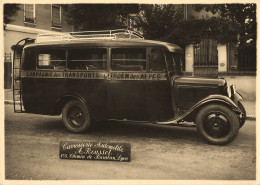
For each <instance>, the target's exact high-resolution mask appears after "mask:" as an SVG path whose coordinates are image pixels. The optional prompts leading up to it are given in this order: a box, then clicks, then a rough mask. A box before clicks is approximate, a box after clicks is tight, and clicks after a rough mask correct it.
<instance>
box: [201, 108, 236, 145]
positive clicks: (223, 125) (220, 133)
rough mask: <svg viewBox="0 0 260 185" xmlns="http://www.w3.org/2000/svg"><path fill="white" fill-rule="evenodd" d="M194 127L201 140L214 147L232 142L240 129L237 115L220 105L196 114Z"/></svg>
mask: <svg viewBox="0 0 260 185" xmlns="http://www.w3.org/2000/svg"><path fill="white" fill-rule="evenodd" d="M196 125H197V129H198V131H199V133H200V134H201V135H202V136H203V138H204V139H205V140H206V141H207V142H209V143H211V144H216V145H224V144H227V143H229V142H231V141H233V140H234V138H235V137H236V136H237V134H238V132H239V128H240V124H239V120H238V117H237V115H236V114H235V113H234V112H233V111H232V110H231V109H229V108H228V107H226V106H224V105H221V104H210V105H207V106H205V107H203V108H202V109H201V110H200V111H199V112H198V114H197V117H196Z"/></svg>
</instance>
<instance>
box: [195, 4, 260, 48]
mask: <svg viewBox="0 0 260 185" xmlns="http://www.w3.org/2000/svg"><path fill="white" fill-rule="evenodd" d="M193 7H194V9H195V10H196V11H201V10H202V9H205V10H206V11H210V12H212V13H213V14H218V15H219V17H220V18H221V19H223V20H227V21H230V20H232V21H233V22H235V23H236V24H237V25H238V27H237V28H236V29H237V30H239V34H238V36H239V38H238V44H239V45H240V46H241V47H243V46H246V45H251V46H254V47H255V45H256V4H213V5H193Z"/></svg>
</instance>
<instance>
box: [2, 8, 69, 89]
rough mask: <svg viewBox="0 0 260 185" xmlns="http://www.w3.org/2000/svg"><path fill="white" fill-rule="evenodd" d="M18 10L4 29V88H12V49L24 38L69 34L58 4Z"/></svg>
mask: <svg viewBox="0 0 260 185" xmlns="http://www.w3.org/2000/svg"><path fill="white" fill-rule="evenodd" d="M19 8H20V10H19V11H18V12H17V14H16V15H15V16H13V17H11V19H12V22H11V23H10V24H6V25H4V26H5V29H4V69H5V70H4V72H5V74H4V78H5V80H4V82H5V84H4V87H5V89H10V88H11V86H12V60H13V59H12V57H13V56H12V53H13V51H12V49H11V47H12V46H13V45H15V44H16V43H17V42H18V41H20V40H22V39H24V38H32V39H36V37H37V35H38V34H41V33H55V32H71V31H73V27H72V26H70V25H68V24H67V22H66V17H65V14H64V11H63V7H62V5H58V4H19Z"/></svg>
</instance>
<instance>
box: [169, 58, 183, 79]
mask: <svg viewBox="0 0 260 185" xmlns="http://www.w3.org/2000/svg"><path fill="white" fill-rule="evenodd" d="M182 57H183V56H182V54H180V53H169V54H168V57H167V58H168V60H167V61H168V70H169V72H171V73H173V74H174V75H181V74H182V70H183V69H182V62H183V58H182Z"/></svg>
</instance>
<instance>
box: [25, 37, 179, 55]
mask: <svg viewBox="0 0 260 185" xmlns="http://www.w3.org/2000/svg"><path fill="white" fill-rule="evenodd" d="M41 46H43V47H45V46H58V47H68V46H71V47H75V46H94V47H127V46H129V47H134V46H135V47H137V46H138V47H153V46H155V47H156V46H158V47H165V48H167V49H168V50H169V51H170V52H177V53H182V49H181V47H179V46H178V45H176V44H171V43H167V42H161V41H154V40H137V39H120V40H70V41H52V42H44V43H33V44H28V45H26V46H25V48H29V47H30V48H31V47H41Z"/></svg>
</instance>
